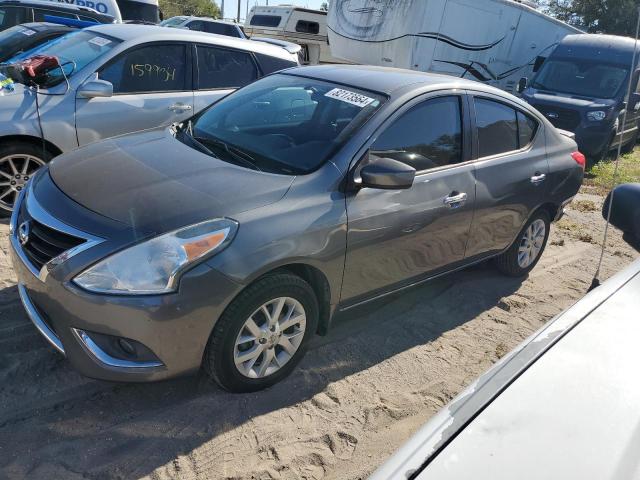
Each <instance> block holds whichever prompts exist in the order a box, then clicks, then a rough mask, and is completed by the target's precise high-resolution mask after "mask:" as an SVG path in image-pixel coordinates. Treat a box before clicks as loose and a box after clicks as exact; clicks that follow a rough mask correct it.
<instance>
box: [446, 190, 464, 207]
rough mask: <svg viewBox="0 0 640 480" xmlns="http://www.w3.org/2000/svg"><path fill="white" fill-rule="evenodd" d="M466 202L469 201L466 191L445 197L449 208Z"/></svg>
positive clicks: (460, 205)
mask: <svg viewBox="0 0 640 480" xmlns="http://www.w3.org/2000/svg"><path fill="white" fill-rule="evenodd" d="M453 193H455V192H453ZM465 203H467V194H466V193H455V195H453V194H452V195H450V196H448V197H444V204H445V205H446V206H447V207H449V208H460V207H462V206H463V205H464V204H465Z"/></svg>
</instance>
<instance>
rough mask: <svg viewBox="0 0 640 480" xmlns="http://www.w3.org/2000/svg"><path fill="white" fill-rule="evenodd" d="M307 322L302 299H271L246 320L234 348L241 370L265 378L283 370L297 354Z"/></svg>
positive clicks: (243, 373) (245, 373)
mask: <svg viewBox="0 0 640 480" xmlns="http://www.w3.org/2000/svg"><path fill="white" fill-rule="evenodd" d="M306 325H307V317H306V313H305V311H304V308H303V306H302V304H301V303H300V302H298V301H297V300H295V299H294V298H290V297H279V298H275V299H273V300H269V301H268V302H266V303H264V304H263V305H262V306H260V308H258V309H257V310H256V311H255V312H253V314H252V315H251V316H250V317H249V318H248V319H247V320H246V322H245V323H244V325H243V326H242V328H241V329H240V333H239V334H238V338H236V343H235V347H234V349H233V356H234V361H235V364H236V368H237V369H238V371H239V372H240V373H241V374H242V375H244V376H245V377H249V378H264V377H268V376H269V375H273V374H274V373H276V372H277V371H278V370H280V369H281V368H282V367H283V366H284V365H285V364H286V363H287V362H288V361H289V360H291V358H292V357H293V356H294V355H295V354H296V352H297V351H298V349H299V348H300V345H301V344H302V340H303V339H304V333H305V329H306Z"/></svg>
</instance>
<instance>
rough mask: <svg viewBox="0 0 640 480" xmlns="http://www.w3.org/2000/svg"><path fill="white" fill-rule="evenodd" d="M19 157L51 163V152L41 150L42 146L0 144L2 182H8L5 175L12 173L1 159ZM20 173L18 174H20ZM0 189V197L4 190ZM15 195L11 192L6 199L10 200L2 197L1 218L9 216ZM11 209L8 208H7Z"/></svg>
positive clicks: (26, 143) (17, 143)
mask: <svg viewBox="0 0 640 480" xmlns="http://www.w3.org/2000/svg"><path fill="white" fill-rule="evenodd" d="M14 156H15V157H20V156H24V157H25V158H26V157H33V158H35V159H38V161H40V162H43V163H49V162H50V161H51V159H52V158H53V155H52V154H51V152H49V151H47V150H44V151H43V150H42V146H38V145H36V144H33V143H29V142H11V143H5V144H0V160H2V161H1V162H0V170H1V171H2V172H3V175H1V176H0V180H2V181H4V180H8V178H6V176H5V174H12V173H13V172H12V171H11V168H10V167H9V163H8V162H6V161H4V160H3V159H6V158H8V157H14ZM19 162H20V160H19V159H18V160H17V163H19ZM31 165H34V163H31ZM16 166H17V167H18V170H22V169H21V165H19V164H16ZM35 171H36V170H34V169H31V168H30V169H29V172H28V176H32V175H33V174H34V173H35ZM21 173H22V172H20V174H21ZM20 181H21V182H22V181H23V179H21V180H20ZM18 187H20V189H22V187H21V186H20V185H17V186H16V188H18ZM0 188H2V191H1V192H0V195H1V194H2V193H4V188H5V187H0ZM17 194H18V192H17V191H16V192H12V193H10V194H9V195H8V197H12V198H11V199H10V200H11V201H8V200H5V199H6V198H7V197H4V198H5V199H3V200H2V201H0V216H2V217H7V216H10V215H11V212H12V210H13V203H14V202H15V199H16V198H17ZM9 206H10V207H11V208H8V207H9Z"/></svg>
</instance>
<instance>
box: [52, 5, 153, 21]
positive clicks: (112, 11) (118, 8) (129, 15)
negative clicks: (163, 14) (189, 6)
mask: <svg viewBox="0 0 640 480" xmlns="http://www.w3.org/2000/svg"><path fill="white" fill-rule="evenodd" d="M49 1H52V2H60V3H70V4H73V5H78V6H80V7H88V8H92V9H94V10H96V11H98V12H100V13H105V14H107V15H111V16H112V17H113V18H115V20H116V22H118V23H120V22H123V21H127V20H134V21H142V22H151V23H158V22H159V21H160V16H159V14H160V9H159V6H158V0H49Z"/></svg>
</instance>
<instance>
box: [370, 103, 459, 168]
mask: <svg viewBox="0 0 640 480" xmlns="http://www.w3.org/2000/svg"><path fill="white" fill-rule="evenodd" d="M371 154H372V155H374V156H377V157H387V158H393V159H394V160H399V161H401V162H404V163H406V164H408V165H411V166H412V167H413V168H415V169H416V170H417V171H421V170H428V169H430V168H436V167H442V166H444V165H451V164H455V163H460V162H461V161H462V122H461V117H460V99H459V98H458V97H442V98H435V99H432V100H428V101H426V102H424V103H421V104H420V105H417V106H415V107H413V108H412V109H411V110H409V111H408V112H407V113H405V114H403V115H402V116H401V117H400V118H399V119H397V120H396V121H395V122H394V123H393V124H392V125H391V126H390V127H389V128H387V129H386V130H385V131H384V132H383V133H382V134H381V135H380V136H379V137H378V139H377V140H376V141H375V142H374V144H373V146H372V147H371Z"/></svg>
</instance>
